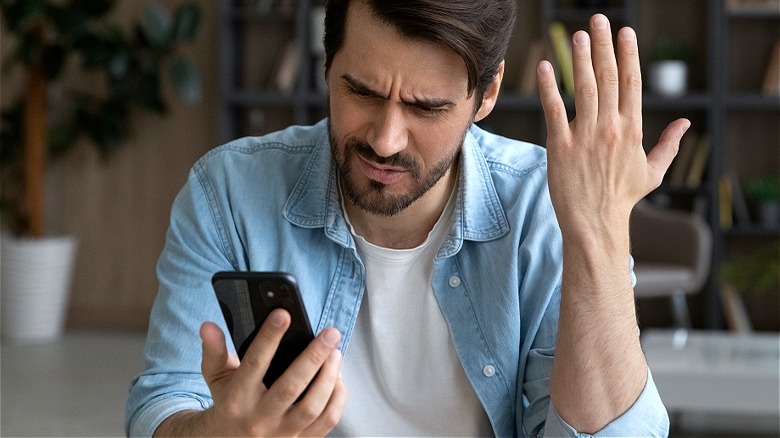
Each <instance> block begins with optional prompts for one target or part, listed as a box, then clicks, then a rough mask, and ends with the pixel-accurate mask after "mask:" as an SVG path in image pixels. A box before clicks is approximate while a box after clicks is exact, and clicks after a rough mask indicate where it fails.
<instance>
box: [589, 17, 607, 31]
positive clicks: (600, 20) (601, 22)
mask: <svg viewBox="0 0 780 438" xmlns="http://www.w3.org/2000/svg"><path fill="white" fill-rule="evenodd" d="M607 23H608V21H607V17H605V16H603V15H600V14H598V15H594V16H593V27H595V28H596V29H606V28H607Z"/></svg>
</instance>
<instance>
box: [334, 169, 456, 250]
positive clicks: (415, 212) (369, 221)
mask: <svg viewBox="0 0 780 438" xmlns="http://www.w3.org/2000/svg"><path fill="white" fill-rule="evenodd" d="M457 174H458V172H457V166H453V167H452V168H451V169H450V170H448V171H447V173H446V174H445V175H444V176H443V177H442V178H441V179H440V180H439V182H438V183H436V185H435V186H433V187H432V188H431V189H430V190H428V192H427V193H425V194H424V195H423V196H421V197H420V198H419V199H417V200H416V201H414V202H413V203H412V205H410V206H409V207H407V208H406V209H405V210H403V211H402V212H400V213H398V214H396V215H393V216H379V215H375V214H371V213H369V212H367V211H365V210H362V209H360V208H358V207H356V206H355V205H354V204H353V203H352V202H350V201H349V200H348V199H345V200H344V205H345V208H346V210H347V214H348V215H349V220H350V222H351V223H352V227H353V228H354V229H355V232H356V233H357V234H359V235H361V236H363V238H364V239H366V240H367V241H368V242H371V243H372V244H374V245H377V246H381V247H384V248H392V249H408V248H415V247H417V246H419V245H421V244H422V243H423V242H425V239H427V238H428V234H429V233H430V232H431V230H432V229H433V227H434V225H436V222H437V221H438V220H439V218H440V217H441V214H442V212H443V211H444V208H445V207H446V206H447V201H448V200H449V198H450V195H451V194H452V190H453V189H454V188H455V184H456V182H457Z"/></svg>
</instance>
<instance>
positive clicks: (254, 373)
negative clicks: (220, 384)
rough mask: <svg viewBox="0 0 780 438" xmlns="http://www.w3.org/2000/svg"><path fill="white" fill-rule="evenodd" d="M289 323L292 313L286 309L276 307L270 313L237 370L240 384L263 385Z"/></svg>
mask: <svg viewBox="0 0 780 438" xmlns="http://www.w3.org/2000/svg"><path fill="white" fill-rule="evenodd" d="M289 325H290V314H289V313H288V312H287V311H286V310H284V309H276V310H274V311H273V312H271V313H270V314H269V315H268V318H266V320H265V321H264V322H263V325H262V326H260V330H258V331H257V335H256V336H255V339H254V340H252V343H251V344H250V345H249V348H248V349H247V350H246V353H244V357H243V358H242V359H241V366H240V367H239V369H238V371H237V372H236V379H237V380H238V384H239V385H241V386H244V387H246V388H257V387H262V384H263V383H262V381H263V377H265V373H266V372H267V371H268V366H269V365H270V364H271V359H273V357H274V354H276V350H277V349H278V348H279V343H280V342H281V340H282V336H284V333H285V332H286V331H287V327H288V326H289ZM258 392H259V390H258Z"/></svg>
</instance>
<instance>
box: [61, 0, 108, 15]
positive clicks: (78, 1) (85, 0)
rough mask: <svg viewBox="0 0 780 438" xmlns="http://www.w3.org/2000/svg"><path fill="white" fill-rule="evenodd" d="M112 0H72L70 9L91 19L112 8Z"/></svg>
mask: <svg viewBox="0 0 780 438" xmlns="http://www.w3.org/2000/svg"><path fill="white" fill-rule="evenodd" d="M115 4H116V1H114V0H72V1H71V2H70V9H72V10H76V11H79V12H81V13H83V14H84V15H87V16H89V17H90V18H92V19H95V18H100V17H102V16H103V15H105V14H106V13H108V11H110V10H111V9H113V8H114V5H115Z"/></svg>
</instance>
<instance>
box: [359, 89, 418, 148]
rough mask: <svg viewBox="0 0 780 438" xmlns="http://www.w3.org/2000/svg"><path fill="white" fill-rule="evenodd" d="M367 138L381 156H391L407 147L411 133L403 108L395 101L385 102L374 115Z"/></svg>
mask: <svg viewBox="0 0 780 438" xmlns="http://www.w3.org/2000/svg"><path fill="white" fill-rule="evenodd" d="M367 140H368V143H369V144H370V145H371V148H372V149H373V150H374V152H376V154H377V155H379V156H380V157H389V156H391V155H394V154H396V153H398V152H400V151H402V150H404V149H406V146H407V144H408V141H409V133H408V130H407V127H406V121H405V120H404V113H403V108H401V107H400V106H399V105H398V104H396V103H394V102H387V103H385V105H383V106H382V109H381V110H380V111H378V112H377V113H376V114H375V115H374V120H373V123H372V124H371V129H370V131H369V132H368V138H367Z"/></svg>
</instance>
